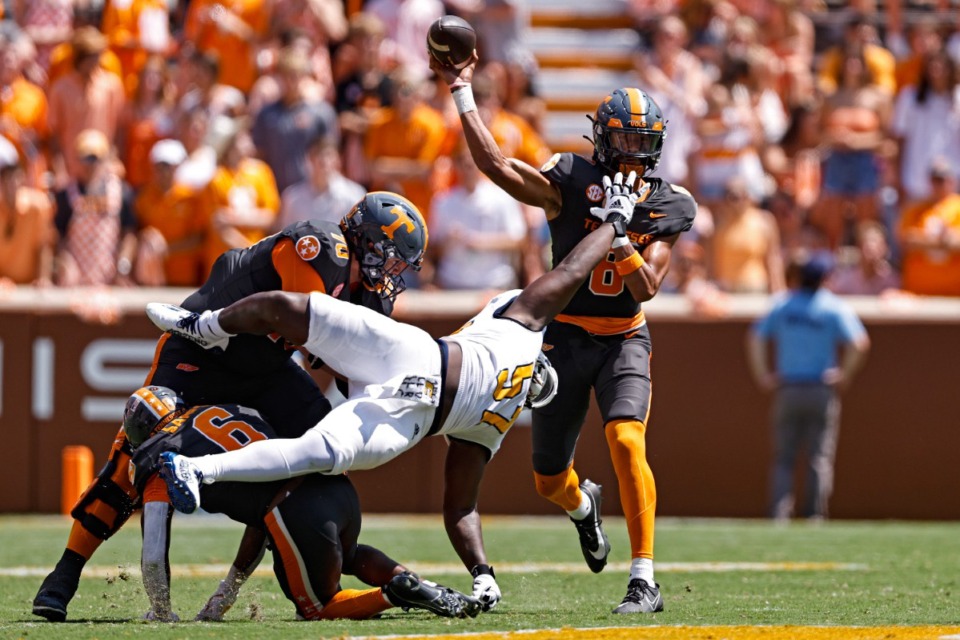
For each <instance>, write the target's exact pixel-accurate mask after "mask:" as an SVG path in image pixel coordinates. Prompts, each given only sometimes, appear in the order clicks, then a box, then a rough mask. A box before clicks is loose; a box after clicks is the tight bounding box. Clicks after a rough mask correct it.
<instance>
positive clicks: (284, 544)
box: [263, 509, 323, 620]
mask: <svg viewBox="0 0 960 640" xmlns="http://www.w3.org/2000/svg"><path fill="white" fill-rule="evenodd" d="M263 521H264V522H265V523H266V525H267V530H268V531H269V532H270V537H271V538H272V539H273V544H274V547H275V548H276V550H277V553H278V554H280V560H281V562H282V563H283V572H284V574H286V577H287V587H288V588H289V589H290V595H291V596H293V603H294V605H296V607H297V611H298V612H299V613H300V615H302V616H303V617H304V618H306V619H307V620H316V619H317V618H318V617H319V616H320V611H321V610H322V609H323V603H321V602H320V601H319V600H318V599H317V596H316V595H315V594H314V593H313V587H311V586H310V577H309V576H308V575H307V568H306V566H305V565H304V562H303V557H302V556H301V555H300V552H299V551H298V550H297V547H296V544H295V543H294V541H293V538H292V537H291V536H290V532H289V531H288V530H287V526H286V524H284V522H283V517H282V516H281V515H280V510H279V509H274V510H273V511H271V512H270V513H268V514H267V515H266V517H265V518H264V519H263Z"/></svg>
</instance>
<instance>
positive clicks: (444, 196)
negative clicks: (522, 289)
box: [428, 144, 527, 290]
mask: <svg viewBox="0 0 960 640" xmlns="http://www.w3.org/2000/svg"><path fill="white" fill-rule="evenodd" d="M453 163H454V170H455V171H456V174H457V177H458V178H459V180H458V183H457V186H455V187H453V188H452V189H450V190H449V191H447V192H445V193H441V194H438V195H437V196H435V197H434V199H433V203H432V204H431V205H430V208H431V211H432V217H431V221H430V239H431V240H432V242H431V245H430V254H429V255H428V257H429V258H430V259H431V260H433V261H434V264H435V265H436V267H435V269H436V277H435V283H436V284H437V285H438V286H439V287H440V288H442V289H496V290H505V289H514V288H516V287H517V286H518V284H519V282H520V279H519V277H518V271H519V267H520V260H521V250H522V249H523V247H524V246H525V244H526V242H525V241H526V237H527V235H526V232H527V225H526V222H525V221H524V215H523V211H522V210H521V209H520V205H519V203H517V201H516V200H514V199H513V198H511V197H510V196H509V195H507V192H506V191H504V190H503V189H501V188H500V187H498V186H496V185H495V184H493V182H491V181H490V179H489V178H487V177H486V176H484V175H483V174H482V173H480V170H479V169H478V168H477V164H476V163H475V162H474V161H473V157H472V156H471V155H470V150H469V149H468V148H467V147H466V145H465V144H462V145H461V146H460V148H459V149H458V150H457V151H456V152H455V153H454V156H453Z"/></svg>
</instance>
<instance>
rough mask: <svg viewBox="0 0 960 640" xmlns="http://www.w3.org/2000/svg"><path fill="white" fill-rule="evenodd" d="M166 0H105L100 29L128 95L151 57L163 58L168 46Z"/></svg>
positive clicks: (168, 21)
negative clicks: (118, 66)
mask: <svg viewBox="0 0 960 640" xmlns="http://www.w3.org/2000/svg"><path fill="white" fill-rule="evenodd" d="M168 6H169V5H168V3H167V2H166V0H107V1H106V2H105V3H104V8H103V23H102V25H101V29H102V30H103V33H104V35H105V36H106V37H107V41H108V42H109V46H110V50H111V51H112V52H113V53H114V54H115V55H116V56H117V59H118V60H119V61H120V68H121V78H122V80H123V86H124V88H125V89H126V91H127V95H129V96H132V95H134V92H135V91H136V89H137V80H138V78H139V77H140V72H141V70H142V69H143V66H144V65H145V64H146V63H147V59H148V58H149V57H150V56H151V55H163V54H166V53H167V50H168V49H169V47H170V16H169V10H168Z"/></svg>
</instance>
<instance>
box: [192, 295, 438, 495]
mask: <svg viewBox="0 0 960 640" xmlns="http://www.w3.org/2000/svg"><path fill="white" fill-rule="evenodd" d="M309 314H310V331H309V337H308V339H307V343H306V344H304V345H303V346H304V347H305V348H306V349H307V350H308V351H310V353H312V354H314V355H316V356H318V357H320V358H322V359H323V361H324V362H325V363H326V364H328V365H329V366H330V367H332V368H333V369H334V370H335V371H337V372H338V373H340V374H342V375H344V376H346V377H347V378H348V379H349V380H350V383H351V388H354V389H359V388H361V387H362V391H361V392H360V393H359V394H357V395H356V396H354V397H352V398H350V399H349V400H347V401H346V402H344V403H343V404H341V405H339V406H338V407H336V408H335V409H334V410H333V411H331V412H330V413H329V414H327V416H326V417H324V418H323V420H321V421H320V422H319V423H318V424H317V425H316V426H314V427H312V428H311V429H310V430H308V431H307V432H306V433H305V434H304V435H302V436H301V437H299V438H292V439H288V438H284V439H280V438H278V439H273V440H261V441H259V442H253V443H251V444H249V445H247V446H246V447H243V448H242V449H238V450H236V451H230V452H227V453H222V454H218V455H210V456H203V457H200V458H195V459H194V460H193V462H194V463H196V465H197V466H198V467H199V468H200V471H201V472H203V476H204V481H205V482H213V481H216V480H219V481H239V482H266V481H270V480H279V479H283V478H290V477H293V476H299V475H304V474H307V473H315V472H320V473H327V474H340V473H343V472H344V471H347V470H349V469H372V468H374V467H378V466H380V465H382V464H383V463H385V462H387V461H389V460H392V459H393V458H395V457H396V456H397V455H399V454H400V453H402V452H404V451H406V450H407V449H409V448H410V447H412V446H413V445H415V444H416V443H417V442H419V441H420V440H421V439H423V437H424V436H425V435H426V433H427V431H428V430H429V429H430V425H431V424H432V422H433V419H434V414H435V412H436V410H437V407H438V401H439V397H440V387H441V379H440V367H441V363H440V360H441V358H440V347H439V345H437V342H436V341H435V340H434V339H433V338H432V337H431V336H430V334H428V333H427V332H426V331H423V330H422V329H419V328H417V327H414V326H412V325H408V324H403V323H400V322H397V321H396V320H392V319H391V318H388V317H386V316H384V315H381V314H379V313H377V312H375V311H372V310H370V309H367V308H365V307H361V306H359V305H355V304H351V303H349V302H343V301H340V300H337V299H335V298H331V297H330V296H328V295H325V294H321V293H312V294H310V302H309Z"/></svg>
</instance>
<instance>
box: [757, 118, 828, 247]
mask: <svg viewBox="0 0 960 640" xmlns="http://www.w3.org/2000/svg"><path fill="white" fill-rule="evenodd" d="M821 122H822V116H821V107H820V103H819V102H817V101H814V100H810V101H806V102H802V103H800V104H798V105H796V106H795V107H794V108H793V109H792V110H791V111H790V116H789V118H788V125H787V130H786V132H785V133H784V134H783V138H781V139H780V141H779V143H778V144H772V145H768V146H767V147H766V149H765V151H764V158H763V163H764V167H765V168H766V169H767V171H768V172H769V173H770V175H771V176H772V177H773V178H774V181H775V183H776V191H777V193H778V194H779V196H780V198H778V200H779V201H780V202H781V203H782V204H783V205H784V206H785V207H786V208H788V209H790V210H791V211H795V212H797V213H800V214H802V216H799V215H798V216H794V217H797V218H799V217H804V218H805V217H806V213H807V212H808V211H809V210H810V208H811V207H813V205H814V204H815V203H816V202H817V200H818V199H819V197H820V180H821V178H820V164H821V162H820V142H821V136H822V130H821V128H820V125H821ZM797 210H799V211H797ZM780 231H781V236H783V237H784V239H786V238H787V237H788V235H789V234H788V233H785V231H786V230H785V229H783V228H781V230H780Z"/></svg>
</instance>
